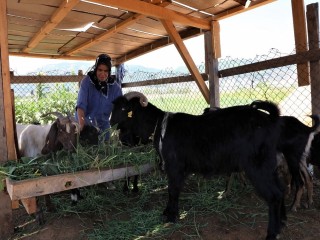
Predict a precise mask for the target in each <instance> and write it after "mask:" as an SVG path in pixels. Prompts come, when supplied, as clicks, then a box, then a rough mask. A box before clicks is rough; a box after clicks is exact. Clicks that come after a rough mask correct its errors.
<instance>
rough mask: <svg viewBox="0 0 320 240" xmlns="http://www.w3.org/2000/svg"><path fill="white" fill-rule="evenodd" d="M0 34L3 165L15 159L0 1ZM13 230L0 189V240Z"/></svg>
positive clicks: (0, 158) (3, 12) (5, 32)
mask: <svg viewBox="0 0 320 240" xmlns="http://www.w3.org/2000/svg"><path fill="white" fill-rule="evenodd" d="M0 33H1V34H0V162H2V163H3V162H5V161H7V160H8V159H16V154H15V145H14V137H13V122H12V105H11V94H10V71H9V50H8V23H7V1H0ZM0 181H2V180H1V179H0ZM13 229H14V228H13V222H12V209H11V199H10V197H9V195H8V193H7V192H6V191H5V189H0V239H8V238H9V237H10V235H12V233H13Z"/></svg>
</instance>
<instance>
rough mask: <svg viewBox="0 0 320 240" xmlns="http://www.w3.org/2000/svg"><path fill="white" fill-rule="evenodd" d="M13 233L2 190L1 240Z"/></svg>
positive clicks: (10, 213)
mask: <svg viewBox="0 0 320 240" xmlns="http://www.w3.org/2000/svg"><path fill="white" fill-rule="evenodd" d="M3 2H5V1H3ZM0 5H1V3H0ZM13 232H14V225H13V220H12V209H11V200H10V197H9V195H8V193H6V192H5V191H3V190H1V191H0V239H10V237H11V235H12V234H13Z"/></svg>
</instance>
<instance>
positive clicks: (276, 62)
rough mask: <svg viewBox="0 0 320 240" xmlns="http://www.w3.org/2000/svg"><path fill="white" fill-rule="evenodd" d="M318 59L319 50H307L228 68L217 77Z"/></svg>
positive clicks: (319, 56) (319, 57)
mask: <svg viewBox="0 0 320 240" xmlns="http://www.w3.org/2000/svg"><path fill="white" fill-rule="evenodd" d="M319 59H320V49H317V50H309V51H306V52H301V53H297V54H294V55H290V56H286V57H280V58H274V59H271V60H266V61H262V62H257V63H252V64H248V65H244V66H239V67H234V68H228V69H224V70H220V71H219V77H220V78H221V77H230V76H235V75H239V74H244V73H250V72H257V71H261V70H267V69H270V68H277V67H283V66H287V65H292V64H300V63H306V62H308V61H317V60H319Z"/></svg>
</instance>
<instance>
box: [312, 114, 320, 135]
mask: <svg viewBox="0 0 320 240" xmlns="http://www.w3.org/2000/svg"><path fill="white" fill-rule="evenodd" d="M309 117H311V118H312V120H313V126H312V128H311V129H312V131H313V132H315V133H318V132H320V116H319V115H318V114H313V115H311V116H309Z"/></svg>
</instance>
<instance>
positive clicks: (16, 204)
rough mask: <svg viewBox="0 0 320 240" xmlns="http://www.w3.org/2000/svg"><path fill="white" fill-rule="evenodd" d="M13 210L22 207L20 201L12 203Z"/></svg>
mask: <svg viewBox="0 0 320 240" xmlns="http://www.w3.org/2000/svg"><path fill="white" fill-rule="evenodd" d="M11 207H12V209H18V208H19V207H20V204H19V200H14V201H11Z"/></svg>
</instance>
